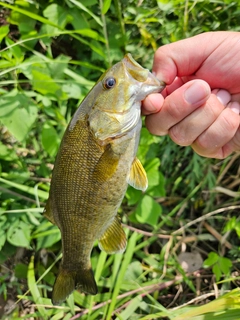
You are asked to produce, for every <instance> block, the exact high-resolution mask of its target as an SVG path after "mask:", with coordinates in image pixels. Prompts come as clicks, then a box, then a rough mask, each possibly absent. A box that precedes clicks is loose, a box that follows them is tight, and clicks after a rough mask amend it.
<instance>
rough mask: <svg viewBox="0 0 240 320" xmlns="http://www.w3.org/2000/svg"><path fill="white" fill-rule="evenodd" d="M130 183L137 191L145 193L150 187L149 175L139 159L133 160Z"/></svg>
mask: <svg viewBox="0 0 240 320" xmlns="http://www.w3.org/2000/svg"><path fill="white" fill-rule="evenodd" d="M128 183H129V184H130V186H132V187H133V188H135V189H138V190H142V191H145V190H146V189H147V187H148V180H147V174H146V172H145V170H144V168H143V166H142V164H141V162H140V160H139V159H138V158H135V159H134V160H133V163H132V166H131V170H130V175H129V178H128Z"/></svg>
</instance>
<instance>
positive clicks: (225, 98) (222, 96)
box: [216, 89, 231, 107]
mask: <svg viewBox="0 0 240 320" xmlns="http://www.w3.org/2000/svg"><path fill="white" fill-rule="evenodd" d="M216 97H217V98H218V100H219V101H220V102H221V103H222V104H223V105H224V106H225V107H226V106H227V104H228V102H229V101H231V95H230V93H229V92H228V91H227V90H223V89H221V90H219V91H218V92H217V93H216Z"/></svg>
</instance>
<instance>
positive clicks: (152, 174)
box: [144, 158, 160, 187]
mask: <svg viewBox="0 0 240 320" xmlns="http://www.w3.org/2000/svg"><path fill="white" fill-rule="evenodd" d="M159 166H160V160H159V159H158V158H154V159H152V160H150V161H148V162H147V163H146V164H145V166H144V168H145V170H146V173H147V177H148V185H149V187H151V186H157V185H158V184H159V182H160V179H159V175H158V168H159Z"/></svg>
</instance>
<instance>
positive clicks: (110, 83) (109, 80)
mask: <svg viewBox="0 0 240 320" xmlns="http://www.w3.org/2000/svg"><path fill="white" fill-rule="evenodd" d="M115 84H116V79H115V78H113V77H110V78H107V79H105V81H104V84H103V86H104V88H105V89H111V88H113V87H114V86H115Z"/></svg>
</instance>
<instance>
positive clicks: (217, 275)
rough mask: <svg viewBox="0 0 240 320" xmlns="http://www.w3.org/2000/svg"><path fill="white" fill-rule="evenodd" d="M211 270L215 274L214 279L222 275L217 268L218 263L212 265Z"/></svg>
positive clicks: (217, 279) (218, 278)
mask: <svg viewBox="0 0 240 320" xmlns="http://www.w3.org/2000/svg"><path fill="white" fill-rule="evenodd" d="M212 271H213V273H214V274H215V276H216V281H219V280H220V278H221V276H222V272H221V270H220V268H219V265H218V264H215V265H214V266H213V267H212Z"/></svg>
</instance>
